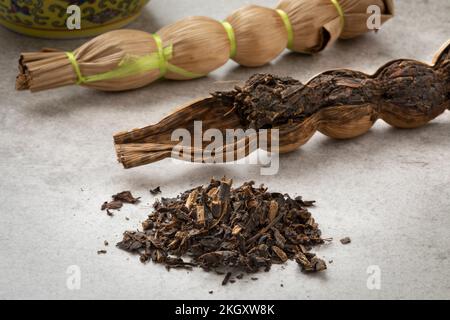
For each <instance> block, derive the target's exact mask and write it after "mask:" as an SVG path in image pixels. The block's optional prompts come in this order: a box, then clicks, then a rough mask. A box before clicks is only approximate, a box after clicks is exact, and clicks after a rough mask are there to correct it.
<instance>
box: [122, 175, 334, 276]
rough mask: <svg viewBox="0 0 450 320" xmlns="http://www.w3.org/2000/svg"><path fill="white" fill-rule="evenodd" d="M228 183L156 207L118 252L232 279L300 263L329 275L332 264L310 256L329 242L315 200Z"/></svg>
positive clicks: (128, 234) (213, 182)
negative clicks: (315, 216)
mask: <svg viewBox="0 0 450 320" xmlns="http://www.w3.org/2000/svg"><path fill="white" fill-rule="evenodd" d="M231 185H232V181H231V180H227V179H226V178H224V179H222V180H220V181H219V180H214V179H213V180H211V182H210V184H209V185H207V186H200V187H197V188H194V189H192V190H188V191H186V192H184V193H183V194H181V195H180V196H178V197H177V198H173V199H167V198H162V199H161V200H158V201H156V202H155V204H154V205H153V206H154V213H153V214H151V215H150V216H149V217H148V219H147V220H145V221H144V222H143V223H142V227H143V230H142V231H127V232H125V233H124V236H123V240H122V241H121V242H119V243H118V244H117V246H118V247H119V248H121V249H123V250H126V251H129V252H133V253H137V254H139V255H140V260H141V261H142V262H147V261H150V260H151V261H153V262H155V263H161V264H164V265H165V266H166V267H168V268H187V269H190V268H192V267H194V266H198V267H201V268H203V269H204V270H206V271H209V270H212V271H215V272H217V273H221V274H225V278H224V280H223V284H226V283H228V282H231V281H230V277H231V272H238V273H239V277H238V279H239V278H242V272H246V273H255V272H258V271H260V270H261V269H262V270H266V271H268V270H269V269H270V267H271V265H272V264H274V263H276V264H281V263H284V262H286V261H287V260H294V259H295V261H297V263H298V264H299V265H300V267H301V268H302V270H304V271H308V272H314V271H322V270H324V269H326V264H325V262H324V261H323V260H321V259H319V258H318V257H317V256H316V255H315V254H313V253H311V252H309V251H310V250H311V248H312V246H314V245H318V244H322V243H324V240H323V239H322V238H321V232H320V230H319V226H318V224H317V223H316V222H315V221H314V219H313V218H312V217H311V214H310V213H309V211H308V210H307V207H308V206H311V205H312V204H313V203H312V202H306V201H303V200H302V199H301V198H300V197H297V198H295V199H292V198H291V197H289V196H288V195H286V194H281V193H276V192H268V191H267V188H265V187H264V186H260V187H257V188H255V187H254V183H253V182H247V183H244V184H243V185H242V186H240V187H239V188H236V189H233V188H232V187H231Z"/></svg>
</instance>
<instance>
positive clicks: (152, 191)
mask: <svg viewBox="0 0 450 320" xmlns="http://www.w3.org/2000/svg"><path fill="white" fill-rule="evenodd" d="M161 192H162V191H161V187H156V188H155V189H150V194H151V195H152V196H156V195H157V194H160V193H161Z"/></svg>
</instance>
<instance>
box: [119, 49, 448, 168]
mask: <svg viewBox="0 0 450 320" xmlns="http://www.w3.org/2000/svg"><path fill="white" fill-rule="evenodd" d="M446 109H450V40H449V41H448V42H447V43H446V44H445V45H444V46H443V47H442V49H441V50H440V51H439V52H438V53H437V55H436V56H435V59H434V61H433V65H432V66H429V65H427V64H425V63H422V62H419V61H415V60H394V61H391V62H389V63H387V64H386V65H384V66H383V67H381V68H380V69H379V70H378V71H377V72H376V73H375V74H374V75H371V76H369V75H367V74H364V73H362V72H357V71H352V70H334V71H328V72H324V73H322V74H319V75H318V76H316V77H314V78H313V79H311V80H310V81H309V82H308V83H306V84H302V83H301V82H299V81H297V80H294V79H292V78H279V77H276V76H272V75H264V74H257V75H255V76H253V77H252V78H250V80H248V81H247V83H246V84H245V85H244V86H243V87H242V88H236V89H235V90H233V91H230V92H219V93H216V94H213V96H212V97H209V98H206V99H203V100H199V101H197V102H195V103H192V104H190V105H188V106H186V107H184V108H182V109H181V110H179V111H176V112H174V113H172V114H171V115H169V116H168V117H166V118H165V119H163V120H162V121H161V122H159V123H157V124H155V125H151V126H148V127H145V128H142V129H136V130H133V131H130V132H122V133H118V134H117V135H115V136H114V141H115V145H116V151H117V156H118V159H119V161H120V162H121V163H122V164H123V165H124V167H125V168H132V167H136V166H140V165H144V164H148V163H152V162H156V161H159V160H162V159H164V158H167V157H170V156H171V155H172V149H173V148H174V146H175V145H176V144H178V142H176V141H172V140H171V133H172V132H173V131H174V130H175V129H178V128H185V129H187V130H188V131H189V132H191V134H192V135H193V134H194V132H193V122H194V121H195V120H201V121H202V122H203V132H204V131H206V130H208V129H210V128H215V129H219V130H220V131H221V132H223V133H224V134H225V130H226V129H236V128H244V129H247V128H255V129H257V130H259V129H261V128H277V129H279V148H278V149H276V148H271V146H270V144H269V145H268V146H269V148H270V149H271V151H279V152H281V153H284V152H290V151H293V150H295V149H297V148H298V147H300V146H301V145H303V144H305V143H306V142H307V141H308V140H309V139H310V138H311V137H312V136H313V135H314V133H315V132H316V131H317V130H318V131H320V132H321V133H323V134H325V135H327V136H329V137H332V138H337V139H347V138H353V137H356V136H359V135H361V134H364V133H365V132H367V131H368V130H369V129H370V128H371V127H372V126H373V124H374V123H375V121H376V120H377V119H383V120H384V121H386V122H387V123H389V124H390V125H392V126H394V127H397V128H416V127H419V126H422V125H425V124H426V123H428V122H429V121H431V120H433V119H434V118H436V117H437V116H439V115H440V114H442V113H443V112H444V111H445V110H446ZM259 142H261V141H259ZM208 143H209V142H205V143H204V145H203V148H205V146H206V145H207V144H208ZM224 143H226V141H224ZM248 143H249V137H245V138H243V139H242V140H241V141H236V142H235V143H233V144H230V145H226V144H225V145H224V147H223V148H220V149H217V150H215V152H216V154H220V153H223V154H224V157H223V158H224V159H227V157H226V155H228V154H229V153H231V154H232V155H233V156H236V155H244V156H246V155H248V152H249V149H248V146H249V145H248ZM260 146H261V144H260ZM196 151H198V150H195V148H191V149H187V150H186V152H187V153H189V154H191V161H196V160H198V158H196V157H195V152H196ZM200 151H202V150H200ZM203 160H208V159H203ZM234 160H236V158H234Z"/></svg>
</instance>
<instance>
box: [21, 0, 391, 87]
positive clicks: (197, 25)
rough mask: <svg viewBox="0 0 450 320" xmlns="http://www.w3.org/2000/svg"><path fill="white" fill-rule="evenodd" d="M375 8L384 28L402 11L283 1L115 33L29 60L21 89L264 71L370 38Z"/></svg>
mask: <svg viewBox="0 0 450 320" xmlns="http://www.w3.org/2000/svg"><path fill="white" fill-rule="evenodd" d="M369 7H373V8H379V10H380V16H379V22H380V24H382V23H384V22H385V21H387V20H388V19H390V18H391V17H392V15H393V11H394V4H393V1H392V0H281V1H280V3H279V4H278V6H277V9H269V8H265V7H261V6H255V5H250V6H246V7H243V8H241V9H238V10H237V11H235V12H234V13H233V14H231V15H230V16H229V17H228V18H227V19H226V20H225V21H223V22H219V21H216V20H214V19H211V18H207V17H190V18H186V19H183V20H180V21H178V22H175V23H173V24H171V25H168V26H166V27H164V28H162V29H161V30H159V31H158V32H156V33H155V34H150V33H147V32H143V31H137V30H118V31H111V32H108V33H105V34H103V35H101V36H98V37H96V38H94V39H92V40H90V41H89V42H87V43H85V44H84V45H82V46H81V47H80V48H78V49H76V50H75V51H73V52H62V51H61V52H60V51H54V50H52V51H50V52H49V51H48V50H47V51H45V50H44V51H42V52H31V53H23V54H22V55H21V58H20V63H19V70H20V73H19V75H18V76H17V80H16V88H17V89H18V90H27V89H29V90H31V91H41V90H47V89H51V88H57V87H61V86H66V85H73V84H79V85H83V86H86V87H90V88H95V89H99V90H105V91H121V90H129V89H135V88H139V87H143V86H145V85H148V84H150V83H151V82H153V81H155V80H157V79H159V78H162V77H163V78H167V79H175V80H188V79H193V78H198V77H201V76H205V75H207V74H208V73H209V72H211V71H213V70H215V69H217V68H219V67H220V66H222V65H224V64H225V63H226V62H227V61H228V59H229V58H232V59H233V60H235V61H236V62H237V63H239V64H241V65H244V66H250V67H256V66H261V65H264V64H266V63H268V62H270V61H271V60H273V59H274V58H276V57H277V56H278V55H279V54H280V53H281V52H282V51H283V50H284V49H285V48H286V47H287V48H289V49H291V50H293V51H296V52H303V53H315V52H318V51H321V50H323V49H324V48H325V47H327V46H328V45H329V44H330V43H332V42H333V41H335V40H336V39H338V38H343V39H348V38H353V37H356V36H359V35H361V34H363V33H366V32H368V31H370V30H369V29H368V27H367V21H368V20H369V19H370V17H371V13H368V8H369Z"/></svg>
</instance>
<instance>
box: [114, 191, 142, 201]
mask: <svg viewBox="0 0 450 320" xmlns="http://www.w3.org/2000/svg"><path fill="white" fill-rule="evenodd" d="M112 198H113V199H114V201H121V202H123V203H132V204H135V203H137V202H138V201H139V199H140V198H135V197H133V195H132V194H131V192H130V191H122V192H120V193H118V194H115V195H113V196H112Z"/></svg>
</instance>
